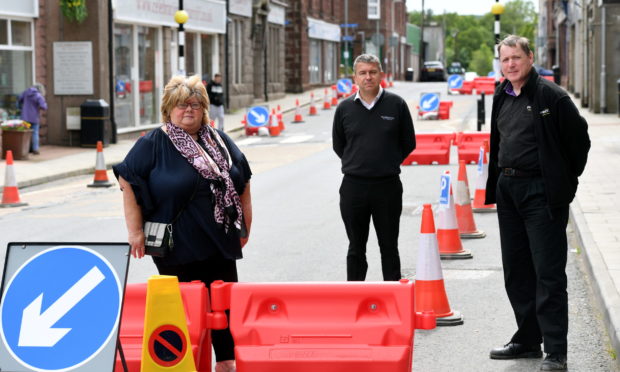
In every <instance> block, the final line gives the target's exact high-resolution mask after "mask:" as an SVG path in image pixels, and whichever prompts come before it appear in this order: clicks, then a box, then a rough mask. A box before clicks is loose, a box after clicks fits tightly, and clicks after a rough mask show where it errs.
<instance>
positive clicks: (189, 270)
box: [157, 256, 239, 362]
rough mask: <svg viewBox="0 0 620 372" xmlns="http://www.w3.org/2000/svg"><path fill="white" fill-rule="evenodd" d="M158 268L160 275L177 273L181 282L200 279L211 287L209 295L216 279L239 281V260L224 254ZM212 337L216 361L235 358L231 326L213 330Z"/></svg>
mask: <svg viewBox="0 0 620 372" xmlns="http://www.w3.org/2000/svg"><path fill="white" fill-rule="evenodd" d="M157 270H158V271H159V274H160V275H175V276H176V277H178V278H179V281H180V282H191V281H192V280H200V281H201V282H203V283H204V284H205V285H206V286H207V288H209V295H210V294H211V291H210V289H211V283H213V282H214V281H216V280H223V281H225V282H237V281H239V279H238V277H237V262H236V261H235V260H229V259H226V258H224V257H222V256H214V257H210V258H208V259H207V260H204V261H197V262H191V263H188V264H184V265H171V266H163V265H157ZM226 316H227V317H228V318H229V320H230V314H229V312H228V311H226ZM211 338H212V342H213V350H214V351H215V359H216V361H218V362H221V361H223V360H232V359H235V343H234V341H233V338H232V334H231V333H230V328H226V329H222V330H212V331H211Z"/></svg>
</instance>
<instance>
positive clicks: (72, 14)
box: [60, 0, 88, 23]
mask: <svg viewBox="0 0 620 372" xmlns="http://www.w3.org/2000/svg"><path fill="white" fill-rule="evenodd" d="M60 9H61V10H62V14H63V15H64V16H65V18H67V20H68V21H69V22H77V23H82V22H83V21H84V20H85V19H86V17H87V16H88V11H87V10H86V0H60Z"/></svg>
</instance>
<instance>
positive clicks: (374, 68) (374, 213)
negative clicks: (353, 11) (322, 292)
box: [332, 54, 415, 281]
mask: <svg viewBox="0 0 620 372" xmlns="http://www.w3.org/2000/svg"><path fill="white" fill-rule="evenodd" d="M353 71H354V77H355V83H356V84H357V85H358V86H359V91H358V92H357V93H356V95H355V96H352V97H349V98H347V99H345V100H344V101H342V102H341V103H340V104H339V105H338V107H337V108H336V113H335V115H334V123H333V130H332V137H333V148H334V151H335V152H336V154H337V155H338V157H340V159H341V161H342V173H343V174H344V176H343V179H342V184H341V186H340V213H341V215H342V220H343V222H344V226H345V229H346V232H347V237H348V239H349V249H348V253H347V280H349V281H363V280H365V279H366V272H367V270H368V263H367V261H366V243H367V241H368V231H369V228H370V219H371V217H372V221H373V224H374V227H375V231H376V233H377V239H378V241H379V249H380V252H381V269H382V271H383V279H384V280H399V279H401V271H400V256H399V253H398V233H399V223H400V213H401V211H402V194H403V186H402V183H401V181H400V176H399V174H400V164H401V163H402V162H403V160H404V159H405V158H406V157H407V155H409V154H410V153H411V152H412V151H413V150H414V149H415V133H414V129H413V120H412V119H411V114H410V113H409V108H408V107H407V103H406V102H405V101H404V100H403V99H402V98H401V97H399V96H397V95H396V94H394V93H390V92H387V91H385V90H383V88H381V80H382V78H383V75H384V73H383V70H382V69H381V62H380V61H379V59H378V58H377V57H376V56H374V55H370V54H362V55H360V56H358V57H357V58H356V59H355V62H354V63H353Z"/></svg>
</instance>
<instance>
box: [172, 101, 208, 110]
mask: <svg viewBox="0 0 620 372" xmlns="http://www.w3.org/2000/svg"><path fill="white" fill-rule="evenodd" d="M187 107H191V108H192V110H198V109H200V108H202V105H201V104H200V103H197V102H194V103H191V104H187V103H177V108H178V109H181V110H187Z"/></svg>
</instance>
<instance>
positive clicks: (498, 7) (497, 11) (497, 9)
mask: <svg viewBox="0 0 620 372" xmlns="http://www.w3.org/2000/svg"><path fill="white" fill-rule="evenodd" d="M491 13H493V15H495V48H494V49H495V53H494V55H495V59H494V60H493V72H494V73H495V86H498V85H499V75H500V68H499V50H497V45H498V44H499V25H500V24H499V16H500V15H501V14H502V13H504V6H503V5H502V4H500V3H499V0H495V4H493V6H492V7H491Z"/></svg>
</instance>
